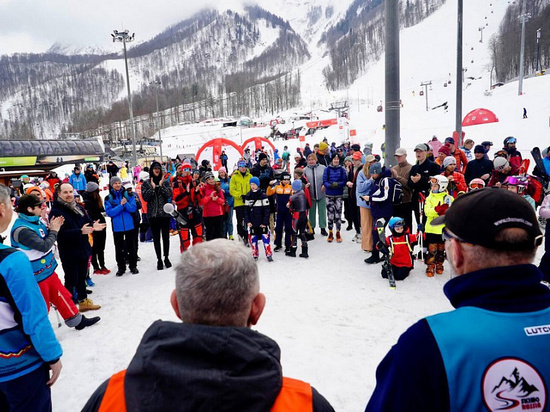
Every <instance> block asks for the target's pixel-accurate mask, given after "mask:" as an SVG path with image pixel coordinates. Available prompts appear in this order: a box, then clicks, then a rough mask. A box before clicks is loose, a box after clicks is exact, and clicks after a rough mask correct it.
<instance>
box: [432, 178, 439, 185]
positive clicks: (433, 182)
mask: <svg viewBox="0 0 550 412" xmlns="http://www.w3.org/2000/svg"><path fill="white" fill-rule="evenodd" d="M430 183H431V184H432V185H438V184H439V180H437V179H436V178H435V177H431V178H430Z"/></svg>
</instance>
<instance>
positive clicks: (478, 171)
mask: <svg viewBox="0 0 550 412" xmlns="http://www.w3.org/2000/svg"><path fill="white" fill-rule="evenodd" d="M492 171H493V161H492V160H489V159H485V158H482V159H481V160H477V159H474V160H470V161H469V162H468V164H467V165H466V171H465V172H464V180H466V184H467V185H469V184H470V182H471V181H472V180H473V179H475V178H481V176H483V175H484V174H486V173H487V174H489V178H488V179H485V184H487V183H489V179H490V178H491V172H492Z"/></svg>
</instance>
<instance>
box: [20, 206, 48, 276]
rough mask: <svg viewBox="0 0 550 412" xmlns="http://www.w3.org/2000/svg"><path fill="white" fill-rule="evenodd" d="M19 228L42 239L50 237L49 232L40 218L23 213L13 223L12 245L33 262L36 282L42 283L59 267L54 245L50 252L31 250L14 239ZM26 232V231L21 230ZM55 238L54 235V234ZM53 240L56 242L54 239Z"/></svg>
mask: <svg viewBox="0 0 550 412" xmlns="http://www.w3.org/2000/svg"><path fill="white" fill-rule="evenodd" d="M18 228H26V229H30V230H32V231H33V232H35V233H36V234H37V235H38V236H39V237H40V238H42V239H45V238H46V236H48V233H49V230H48V228H47V227H46V225H45V224H44V223H42V220H41V219H40V216H27V215H25V214H23V213H20V214H19V217H18V218H17V220H16V221H15V222H14V223H13V226H12V228H11V234H10V235H11V236H10V237H11V245H12V246H13V247H15V248H18V249H21V250H22V251H23V253H24V254H25V255H26V256H27V257H28V258H29V260H30V261H31V266H32V270H33V272H34V276H35V278H36V282H37V283H39V282H42V281H43V280H45V279H47V278H49V277H50V276H51V275H53V273H54V271H55V268H56V267H57V261H56V260H55V256H54V254H53V245H52V247H51V248H50V249H49V250H48V251H44V252H41V251H39V250H35V249H31V248H30V247H28V246H25V245H23V244H21V243H19V242H18V241H16V240H15V238H14V233H15V232H16V231H17V229H18ZM20 230H25V229H20ZM52 236H53V233H52ZM52 240H55V239H54V238H53V239H52Z"/></svg>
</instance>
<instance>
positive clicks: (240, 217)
mask: <svg viewBox="0 0 550 412" xmlns="http://www.w3.org/2000/svg"><path fill="white" fill-rule="evenodd" d="M244 210H245V206H237V207H235V214H236V215H237V233H238V234H239V236H240V237H241V238H243V239H244V244H245V245H246V244H248V234H247V231H246V230H245V228H244Z"/></svg>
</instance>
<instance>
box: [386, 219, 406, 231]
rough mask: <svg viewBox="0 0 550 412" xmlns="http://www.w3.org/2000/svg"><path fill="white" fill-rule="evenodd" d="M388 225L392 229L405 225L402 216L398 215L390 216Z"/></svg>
mask: <svg viewBox="0 0 550 412" xmlns="http://www.w3.org/2000/svg"><path fill="white" fill-rule="evenodd" d="M388 226H389V228H390V230H391V231H393V230H394V229H395V227H399V226H401V227H403V226H405V221H404V220H403V218H402V217H399V216H397V217H392V218H391V219H390V221H389V222H388Z"/></svg>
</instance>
